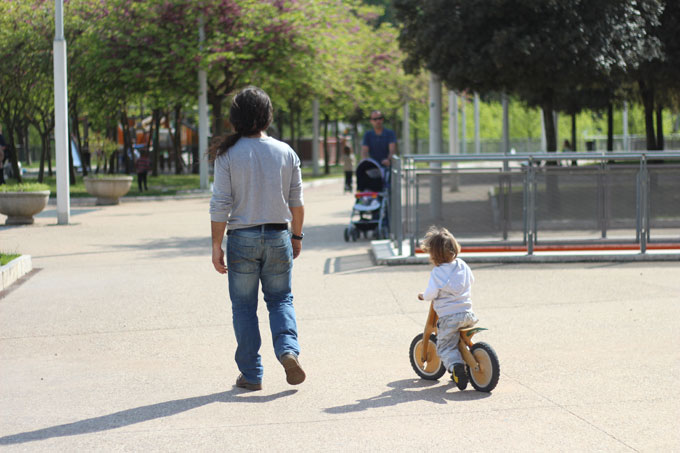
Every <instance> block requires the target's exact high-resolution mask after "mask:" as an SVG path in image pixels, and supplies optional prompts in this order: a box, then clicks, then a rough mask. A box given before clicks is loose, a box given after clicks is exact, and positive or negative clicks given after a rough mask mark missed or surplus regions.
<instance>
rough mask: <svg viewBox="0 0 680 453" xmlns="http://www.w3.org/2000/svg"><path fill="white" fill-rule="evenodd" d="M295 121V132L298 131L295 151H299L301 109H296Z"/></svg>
mask: <svg viewBox="0 0 680 453" xmlns="http://www.w3.org/2000/svg"><path fill="white" fill-rule="evenodd" d="M296 120H297V130H298V135H297V149H300V136H301V135H302V108H301V107H298V108H297V115H296ZM314 145H315V144H312V146H314Z"/></svg>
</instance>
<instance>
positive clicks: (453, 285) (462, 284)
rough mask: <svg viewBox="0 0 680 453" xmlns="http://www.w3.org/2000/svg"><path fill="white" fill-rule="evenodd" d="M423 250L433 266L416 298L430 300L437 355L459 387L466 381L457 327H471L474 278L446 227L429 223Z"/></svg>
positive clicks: (473, 318)
mask: <svg viewBox="0 0 680 453" xmlns="http://www.w3.org/2000/svg"><path fill="white" fill-rule="evenodd" d="M423 250H424V251H426V252H427V253H429V254H430V262H432V264H434V269H432V273H431V274H430V280H429V282H428V284H427V289H426V290H425V291H424V292H422V293H420V294H418V299H420V300H427V301H434V303H433V306H434V310H435V312H436V313H437V316H438V317H439V320H438V321H437V331H438V332H437V355H439V357H440V359H441V360H442V362H443V363H444V367H445V368H446V370H447V371H448V372H449V373H451V379H453V381H454V382H455V383H456V386H457V387H458V388H459V389H460V390H464V389H465V388H466V387H467V384H468V377H467V373H466V372H465V364H464V363H463V357H462V356H461V354H460V351H459V350H458V340H459V339H460V335H459V331H460V329H463V328H466V327H472V326H474V325H475V324H477V322H478V319H477V317H476V316H475V314H474V312H473V311H472V300H471V299H470V295H471V286H472V283H473V282H474V281H475V278H474V276H473V275H472V270H470V267H469V266H468V265H467V263H466V262H465V261H463V260H462V259H460V258H458V257H457V256H458V254H459V253H460V245H459V244H458V241H456V238H455V237H453V235H452V234H451V233H450V232H449V230H447V229H446V228H437V227H430V229H429V230H428V232H427V234H426V235H425V239H424V241H423Z"/></svg>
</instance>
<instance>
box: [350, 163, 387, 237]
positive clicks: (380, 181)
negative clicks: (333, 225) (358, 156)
mask: <svg viewBox="0 0 680 453" xmlns="http://www.w3.org/2000/svg"><path fill="white" fill-rule="evenodd" d="M356 176H357V192H356V193H355V194H354V206H353V207H352V214H351V215H350V218H349V225H348V226H347V227H346V228H345V241H347V242H349V240H350V239H352V240H353V241H356V240H357V239H359V237H360V236H361V234H362V233H363V236H364V237H368V232H369V231H370V232H372V233H371V234H372V237H373V239H387V238H388V237H389V226H388V220H387V208H388V202H389V197H388V192H387V185H386V174H385V170H384V169H383V168H382V167H381V166H380V165H378V163H377V162H376V161H374V160H373V159H364V160H362V161H361V162H359V165H358V166H357V169H356Z"/></svg>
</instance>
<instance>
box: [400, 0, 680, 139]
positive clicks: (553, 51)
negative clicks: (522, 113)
mask: <svg viewBox="0 0 680 453" xmlns="http://www.w3.org/2000/svg"><path fill="white" fill-rule="evenodd" d="M663 3H664V2H662V1H661V0H639V1H635V2H620V1H617V0H602V1H598V2H587V1H583V0H564V1H559V2H557V1H546V2H535V1H532V0H496V1H493V2H488V1H484V0H395V8H396V11H397V18H398V20H399V21H400V22H401V23H402V24H403V26H402V29H401V33H400V37H399V42H400V45H401V48H402V49H403V50H404V51H405V52H406V53H407V58H406V63H405V64H406V68H407V70H408V71H410V72H417V71H418V70H420V69H421V68H425V69H427V70H429V71H432V72H434V73H435V74H438V75H439V76H440V77H441V78H442V80H444V81H445V82H446V84H447V85H448V86H449V87H450V88H451V89H456V90H473V91H478V92H481V93H488V92H506V93H508V94H512V95H515V96H517V97H519V98H520V99H522V100H523V101H524V102H526V103H527V104H528V105H530V106H539V107H541V108H543V111H544V112H545V113H546V114H545V121H546V131H547V134H548V137H547V140H548V150H550V151H554V150H556V149H557V143H556V139H555V137H554V133H551V131H554V127H553V123H552V121H553V120H552V115H551V114H550V112H552V111H553V110H562V111H568V112H570V113H571V112H573V111H578V110H580V109H581V108H596V109H597V108H602V106H603V105H607V103H609V102H612V101H613V100H614V99H616V95H617V93H618V92H619V90H621V89H622V87H623V86H625V85H626V83H630V80H631V74H633V73H634V72H635V71H636V70H637V69H638V68H640V67H642V66H643V65H644V64H645V62H647V61H649V60H654V59H658V58H663V53H662V46H661V42H660V39H659V36H658V34H657V33H656V32H655V31H656V29H657V28H658V27H657V26H656V25H657V24H658V22H659V19H660V17H661V14H662V12H663V10H664V4H663ZM666 3H667V4H670V3H671V2H666ZM666 6H667V5H666ZM674 27H675V28H677V25H675V26H674ZM676 78H677V77H676Z"/></svg>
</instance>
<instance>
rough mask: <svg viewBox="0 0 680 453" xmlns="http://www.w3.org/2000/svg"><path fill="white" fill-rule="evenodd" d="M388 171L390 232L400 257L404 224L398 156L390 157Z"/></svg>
mask: <svg viewBox="0 0 680 453" xmlns="http://www.w3.org/2000/svg"><path fill="white" fill-rule="evenodd" d="M390 171H391V172H392V177H391V179H390V180H391V185H392V192H391V194H390V210H391V212H392V215H391V216H390V225H391V226H392V227H391V228H390V230H391V232H392V237H394V238H395V239H396V241H397V253H398V254H399V256H401V255H402V254H403V252H404V250H403V242H404V223H403V220H402V211H403V210H402V207H401V178H402V177H403V175H402V172H401V159H400V158H399V156H393V157H392V166H391V169H390Z"/></svg>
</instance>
